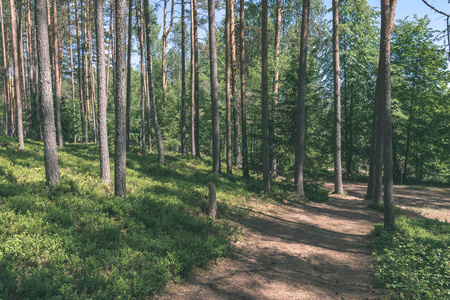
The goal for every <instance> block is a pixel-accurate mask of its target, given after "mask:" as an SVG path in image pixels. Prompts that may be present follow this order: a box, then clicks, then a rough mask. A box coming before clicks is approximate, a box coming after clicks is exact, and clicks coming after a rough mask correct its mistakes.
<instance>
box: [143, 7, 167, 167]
mask: <svg viewBox="0 0 450 300" xmlns="http://www.w3.org/2000/svg"><path fill="white" fill-rule="evenodd" d="M144 11H145V29H146V30H145V33H146V37H147V41H146V43H147V47H146V50H147V73H148V82H147V84H148V93H149V96H150V103H151V110H152V116H153V126H154V130H155V136H156V145H157V148H158V161H159V163H160V164H161V165H163V164H164V146H163V142H162V137H161V128H160V127H159V123H158V114H157V111H156V103H155V95H154V90H153V63H152V44H151V23H150V11H149V8H148V1H145V4H144Z"/></svg>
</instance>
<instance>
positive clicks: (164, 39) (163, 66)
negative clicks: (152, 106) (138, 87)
mask: <svg viewBox="0 0 450 300" xmlns="http://www.w3.org/2000/svg"><path fill="white" fill-rule="evenodd" d="M163 1H164V21H163V35H162V54H161V55H162V58H161V70H162V94H163V111H164V118H163V122H162V123H163V127H164V125H165V118H166V116H167V77H166V76H167V75H166V47H167V37H168V36H169V33H170V32H171V31H172V27H173V8H174V4H175V1H174V0H172V5H171V10H170V25H169V29H167V30H166V18H167V1H168V0H163Z"/></svg>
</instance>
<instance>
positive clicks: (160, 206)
mask: <svg viewBox="0 0 450 300" xmlns="http://www.w3.org/2000/svg"><path fill="white" fill-rule="evenodd" d="M0 143H10V144H11V146H7V147H5V146H0V209H1V210H0V298H5V299H10V298H20V299H25V298H31V299H35V298H45V299H50V298H54V299H94V298H95V299H112V298H124V299H128V298H139V299H142V298H145V297H147V296H149V295H152V294H154V293H157V292H158V291H160V290H161V289H162V288H163V287H164V286H165V284H166V283H167V282H168V281H169V280H174V279H175V280H176V279H177V278H179V277H180V276H183V275H186V274H187V273H188V272H189V271H190V270H191V269H192V268H193V267H194V266H204V265H205V264H206V263H207V262H208V261H210V260H212V259H217V258H219V257H222V256H224V255H226V254H227V253H228V251H229V244H230V240H231V239H233V238H236V233H237V232H238V231H239V229H238V227H235V226H232V225H230V223H229V222H227V221H225V220H222V221H220V222H213V221H211V220H210V219H208V218H206V217H205V214H204V212H205V211H206V208H207V194H208V182H210V181H213V182H215V183H216V184H217V189H218V191H217V198H218V201H219V202H220V205H219V213H220V214H221V215H222V216H224V215H229V216H231V215H235V216H236V214H235V213H236V212H237V211H238V210H237V208H236V205H237V204H239V203H243V201H246V200H247V199H251V198H253V199H254V198H261V197H262V196H261V194H260V193H259V191H260V186H261V182H260V180H257V179H247V180H243V179H242V177H241V176H237V175H236V176H235V175H227V174H224V175H223V176H221V177H215V176H213V175H212V174H211V172H210V169H211V167H210V165H209V164H208V162H206V161H204V160H201V159H197V158H192V157H181V156H178V155H175V156H168V157H167V160H166V165H165V166H160V165H158V164H157V156H156V155H145V156H142V155H140V154H139V153H137V151H134V152H133V151H131V152H130V153H129V154H128V160H127V166H128V168H127V189H128V195H127V197H126V198H125V199H121V198H117V197H114V195H113V194H114V193H113V189H112V188H111V187H109V186H107V185H105V184H102V183H101V182H100V180H99V172H100V171H99V159H98V152H99V151H98V148H97V147H95V146H90V147H89V148H85V147H84V146H82V145H67V146H66V147H64V148H63V149H59V150H58V157H59V165H60V171H61V183H60V184H59V185H58V186H57V187H56V188H53V189H52V190H51V191H48V190H47V189H46V188H45V172H44V163H43V146H42V143H39V142H32V141H27V143H26V146H25V149H26V150H25V151H22V152H19V151H16V148H15V142H14V140H13V139H11V138H7V137H0ZM111 162H113V156H111ZM111 169H112V170H113V168H111ZM285 188H286V186H282V185H280V184H275V185H274V190H275V193H274V194H273V195H274V196H275V197H277V195H278V197H280V193H281V194H282V193H284V192H283V189H285ZM277 191H278V192H277ZM237 215H238V214H237Z"/></svg>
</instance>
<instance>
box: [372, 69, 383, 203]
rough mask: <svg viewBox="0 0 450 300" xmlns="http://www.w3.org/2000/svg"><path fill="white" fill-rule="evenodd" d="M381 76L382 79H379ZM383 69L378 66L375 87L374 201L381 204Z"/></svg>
mask: <svg viewBox="0 0 450 300" xmlns="http://www.w3.org/2000/svg"><path fill="white" fill-rule="evenodd" d="M378 78H380V79H378ZM381 78H382V69H381V68H380V67H378V72H377V84H376V87H375V89H376V90H375V106H377V108H376V109H375V110H376V112H377V119H376V126H377V127H376V129H375V133H376V137H375V141H376V143H377V145H376V147H375V161H374V178H373V184H374V185H373V199H372V200H373V201H374V202H375V203H377V204H381V201H382V197H383V190H382V189H383V143H384V140H383V130H382V127H383V122H384V120H383V118H384V116H383V109H384V108H383V100H382V98H381V91H380V90H381V88H382V84H383V83H382V81H381Z"/></svg>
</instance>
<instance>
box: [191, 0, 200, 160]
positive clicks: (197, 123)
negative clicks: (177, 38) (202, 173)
mask: <svg viewBox="0 0 450 300" xmlns="http://www.w3.org/2000/svg"><path fill="white" fill-rule="evenodd" d="M192 3H193V4H194V6H193V8H192V10H193V12H194V73H195V74H194V75H195V89H194V97H195V155H196V156H197V157H200V84H199V71H198V30H197V24H198V22H197V0H193V1H192Z"/></svg>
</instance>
